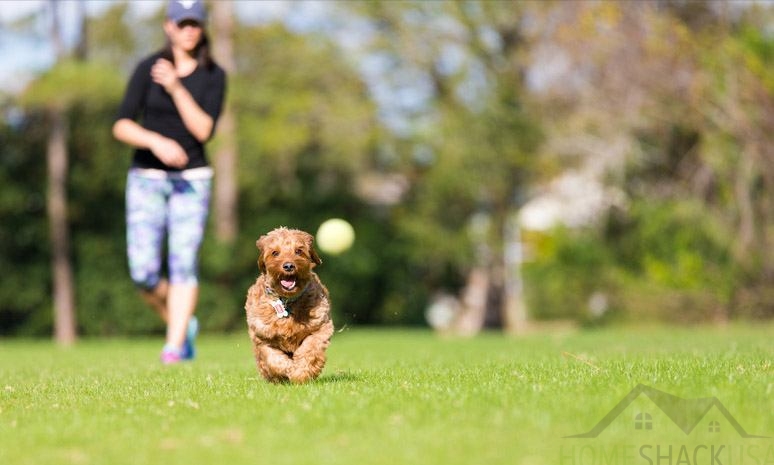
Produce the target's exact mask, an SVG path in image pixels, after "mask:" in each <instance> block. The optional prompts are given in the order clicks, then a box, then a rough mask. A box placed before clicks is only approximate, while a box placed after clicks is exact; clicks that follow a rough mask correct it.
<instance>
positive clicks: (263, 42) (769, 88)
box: [0, 0, 774, 342]
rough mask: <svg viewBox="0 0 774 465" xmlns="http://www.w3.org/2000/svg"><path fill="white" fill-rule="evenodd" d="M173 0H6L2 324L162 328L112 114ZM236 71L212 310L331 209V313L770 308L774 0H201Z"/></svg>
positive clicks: (773, 275)
mask: <svg viewBox="0 0 774 465" xmlns="http://www.w3.org/2000/svg"><path fill="white" fill-rule="evenodd" d="M165 7H166V2H164V1H160V0H148V1H131V2H128V1H120V0H99V1H90V0H80V1H79V0H60V1H53V0H40V1H9V0H3V1H0V27H1V29H0V56H2V57H3V61H4V64H3V66H2V69H0V115H1V119H0V271H1V272H0V336H11V335H23V336H42V337H50V336H51V335H52V334H53V335H55V337H56V338H57V339H58V340H60V341H61V342H68V341H70V342H71V341H72V340H73V337H74V335H76V334H77V335H78V336H110V335H134V334H150V333H154V332H158V333H161V332H162V331H163V325H162V324H161V323H160V322H159V321H157V318H156V316H155V314H154V313H153V312H151V311H150V310H149V309H147V308H146V307H145V306H144V305H143V304H142V302H141V301H140V299H139V297H138V296H137V294H136V292H135V290H134V288H133V285H132V283H131V281H130V279H129V275H128V271H127V263H126V256H125V243H126V242H125V241H126V240H125V222H124V199H123V195H124V187H125V177H126V173H127V170H128V168H129V162H130V158H131V149H129V148H128V147H127V146H125V145H122V144H120V143H118V142H117V141H115V140H114V139H113V138H112V136H111V134H110V128H111V125H112V123H113V116H114V114H115V112H116V110H117V106H118V103H119V99H120V98H121V96H122V94H123V91H124V87H125V85H126V82H127V80H128V77H129V73H130V72H131V70H132V69H133V67H134V65H135V64H136V63H137V62H138V60H139V59H140V58H141V57H143V56H146V55H148V54H150V53H151V52H153V51H155V50H157V49H158V48H160V47H161V46H162V44H163V43H164V37H163V35H162V34H163V33H162V29H161V23H162V21H163V17H164V9H165ZM208 8H209V10H210V22H209V25H208V30H209V35H210V39H211V41H212V43H213V46H214V49H215V57H216V59H217V61H218V63H219V64H221V66H223V67H224V68H225V69H227V71H228V72H229V76H230V77H229V88H228V101H227V107H226V113H225V114H224V116H223V118H222V119H221V121H220V123H219V127H218V132H217V135H216V137H215V139H214V140H213V141H212V142H211V143H210V145H209V153H210V161H211V162H212V164H213V165H214V167H215V169H216V190H215V197H214V200H213V208H212V214H211V217H210V222H209V229H208V234H207V240H206V243H205V244H204V246H203V249H202V256H201V284H202V295H201V303H200V306H199V309H198V312H197V314H198V316H199V321H200V322H201V324H202V325H203V327H204V329H205V330H206V331H211V332H217V331H224V332H225V331H243V330H244V310H243V305H244V296H245V293H246V290H247V288H248V287H249V286H250V284H251V283H252V282H253V280H254V279H255V278H256V276H257V274H258V270H257V266H256V258H257V250H256V248H255V241H256V239H257V238H258V237H259V236H260V235H261V234H264V233H265V232H267V231H269V230H271V229H273V228H274V227H277V226H280V225H285V226H291V227H297V228H300V229H304V230H307V231H310V232H314V231H316V229H317V227H318V226H319V225H320V223H322V222H323V221H324V220H326V219H328V218H331V217H340V218H344V219H346V220H347V221H349V222H350V223H351V224H352V225H353V226H354V228H355V232H356V241H355V243H354V246H353V247H352V248H351V249H349V250H348V251H346V252H344V253H342V254H340V255H336V256H330V255H328V256H326V255H324V254H323V257H322V258H323V265H322V266H321V267H319V268H318V273H319V274H320V275H321V278H322V279H323V280H324V282H325V283H326V284H327V285H328V288H329V289H330V291H331V294H332V298H333V305H334V318H335V321H336V323H337V326H338V327H340V328H341V327H351V326H356V325H403V326H428V325H429V326H432V327H433V328H435V329H436V330H438V331H441V332H448V333H455V334H468V335H469V334H475V333H477V332H478V331H481V330H482V329H487V328H497V329H501V330H504V331H507V332H509V333H516V334H518V333H521V332H527V331H530V330H532V329H533V328H541V327H544V326H547V327H553V326H561V327H565V326H572V327H594V326H600V325H613V324H655V323H669V324H684V325H689V324H708V323H712V324H726V323H729V322H734V321H737V320H745V321H751V320H760V319H770V318H772V316H774V66H772V65H773V64H774V3H771V2H766V1H749V2H744V1H733V2H712V1H707V2H695V1H687V0H684V1H681V0H660V1H638V2H614V1H514V2H508V1H451V0H450V1H368V2H355V1H342V2H335V1H250V0H237V1H230V0H217V1H209V2H208Z"/></svg>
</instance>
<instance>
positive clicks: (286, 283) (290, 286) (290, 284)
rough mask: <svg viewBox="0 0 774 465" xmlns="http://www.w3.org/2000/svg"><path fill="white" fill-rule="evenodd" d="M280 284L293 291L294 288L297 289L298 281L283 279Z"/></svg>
mask: <svg viewBox="0 0 774 465" xmlns="http://www.w3.org/2000/svg"><path fill="white" fill-rule="evenodd" d="M280 284H282V287H283V288H285V289H287V290H291V289H293V288H294V287H296V280H295V279H281V280H280Z"/></svg>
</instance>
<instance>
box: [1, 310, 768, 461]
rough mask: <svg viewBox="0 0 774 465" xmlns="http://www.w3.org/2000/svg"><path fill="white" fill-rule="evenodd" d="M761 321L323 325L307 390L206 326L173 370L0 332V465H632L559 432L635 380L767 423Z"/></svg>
mask: <svg viewBox="0 0 774 465" xmlns="http://www.w3.org/2000/svg"><path fill="white" fill-rule="evenodd" d="M773 335H774V326H771V325H761V326H754V327H753V326H746V327H743V326H732V327H728V328H699V329H685V328H683V329H674V328H673V329H663V328H662V329H658V328H649V329H620V328H619V329H609V330H601V331H594V332H576V333H563V334H533V335H529V336H524V337H520V338H509V337H505V336H502V335H499V334H485V335H483V336H480V337H477V338H474V339H453V338H452V339H450V338H441V337H439V336H436V335H434V334H432V333H429V332H425V331H418V330H387V331H378V330H366V329H357V328H356V329H349V330H346V331H343V332H341V333H337V334H336V335H335V336H334V340H333V343H332V345H331V349H330V353H329V355H330V358H329V363H328V366H327V367H326V370H325V371H324V372H323V376H322V377H321V378H320V379H318V380H317V381H316V382H314V383H312V384H308V385H304V386H293V385H271V384H267V383H265V382H263V381H262V380H261V379H259V378H258V377H257V374H256V372H255V369H254V365H253V361H252V354H251V352H250V348H249V345H248V343H247V336H246V335H244V334H238V335H233V336H208V335H204V336H203V337H201V338H200V343H199V352H200V355H199V357H198V359H197V360H196V361H195V362H194V363H189V364H184V365H181V366H172V367H163V366H160V364H159V363H158V362H157V355H158V350H159V347H160V343H161V341H160V340H156V339H141V340H127V339H120V340H85V341H81V342H80V343H79V344H78V345H77V346H76V347H74V348H72V349H60V348H57V347H55V346H53V345H52V344H50V343H48V342H42V341H30V340H2V341H0V464H9V465H26V464H30V465H32V464H35V465H41V464H46V465H51V464H111V465H119V464H160V465H162V464H163V465H174V464H186V465H191V464H213V465H220V464H224V465H225V464H229V465H235V464H263V463H265V464H311V463H315V464H329V463H330V464H369V465H370V464H391V465H394V464H404V463H411V464H501V463H502V464H550V465H557V464H562V463H566V464H570V463H572V464H573V465H582V464H588V463H609V464H612V463H629V462H627V461H615V462H613V461H612V460H611V459H610V458H609V457H608V461H607V462H603V461H602V460H601V458H600V457H597V458H596V459H595V456H593V455H590V454H591V453H592V452H593V451H591V452H589V451H590V449H587V450H586V452H587V455H586V456H585V458H584V457H582V456H579V457H575V458H573V457H570V458H568V456H565V455H562V454H567V447H575V446H578V445H579V444H586V445H588V444H592V443H589V442H586V443H577V442H576V443H572V442H571V441H572V440H570V439H566V438H565V436H568V435H573V434H578V433H581V432H585V431H587V430H589V429H590V428H591V427H592V426H594V425H595V424H596V423H597V422H598V421H599V420H600V418H602V417H603V416H604V415H605V414H606V413H607V412H608V411H610V410H611V408H612V407H613V406H614V405H615V404H616V403H617V402H619V401H620V400H621V398H622V397H624V396H625V395H626V394H627V393H628V392H630V391H631V390H632V389H633V388H634V387H635V386H636V385H638V384H639V383H643V384H646V385H649V386H653V387H655V388H657V389H660V390H663V391H666V392H669V393H672V394H674V395H677V396H680V397H685V398H691V397H709V396H716V397H717V398H718V399H720V400H721V401H722V402H723V404H724V405H725V407H726V408H727V409H728V410H729V411H731V412H733V414H734V416H735V417H736V419H737V420H739V422H740V423H742V424H743V426H744V428H746V429H747V431H748V432H752V433H756V434H761V435H766V436H774V415H772V411H773V410H774V365H773V364H772V361H773V360H774V340H773V339H774V338H773V337H772V336H773ZM576 441H577V440H576ZM763 441H764V442H763V443H759V444H760V445H761V447H763V448H764V449H765V447H768V446H767V445H769V444H771V443H772V440H771V439H766V440H763ZM593 444H600V443H598V442H597V443H593ZM744 444H748V445H749V444H750V443H744ZM578 447H579V446H578ZM563 448H564V449H563ZM562 450H564V452H562ZM578 450H581V449H578ZM772 453H773V454H774V452H772ZM635 455H636V454H635ZM764 455H765V454H764ZM694 457H695V456H694ZM635 458H636V457H635ZM771 460H772V462H771V463H774V455H772V457H771ZM631 463H643V464H647V463H648V462H647V461H643V459H642V458H639V461H637V460H635V459H632V461H631ZM654 463H655V461H654ZM667 463H669V464H670V465H674V464H679V463H691V464H692V463H694V462H692V461H690V460H689V461H688V462H684V461H683V462H679V461H677V460H675V457H672V458H670V461H669V462H667V461H666V460H665V459H664V460H661V462H660V465H666V464H667ZM696 463H698V462H696ZM707 463H709V461H708V462H707ZM734 463H738V462H734ZM749 463H755V462H753V461H749ZM760 463H768V462H767V461H766V459H765V457H763V459H762V460H760Z"/></svg>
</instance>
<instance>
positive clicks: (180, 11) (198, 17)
mask: <svg viewBox="0 0 774 465" xmlns="http://www.w3.org/2000/svg"><path fill="white" fill-rule="evenodd" d="M167 19H168V20H170V21H174V22H176V23H180V22H181V21H185V20H192V21H196V22H197V23H201V24H204V23H205V22H206V21H207V12H206V11H204V3H203V2H201V1H200V0H173V1H170V2H169V7H167Z"/></svg>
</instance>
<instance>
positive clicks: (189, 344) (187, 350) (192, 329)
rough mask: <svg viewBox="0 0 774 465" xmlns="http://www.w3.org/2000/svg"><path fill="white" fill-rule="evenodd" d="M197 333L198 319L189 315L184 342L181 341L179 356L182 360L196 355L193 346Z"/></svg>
mask: <svg viewBox="0 0 774 465" xmlns="http://www.w3.org/2000/svg"><path fill="white" fill-rule="evenodd" d="M198 334H199V320H197V319H196V317H195V316H191V319H190V320H188V329H187V330H186V333H185V342H183V349H182V350H181V351H180V352H181V354H180V356H181V357H182V358H183V359H184V360H191V359H193V358H194V357H195V356H196V348H195V347H194V341H195V340H196V336H197V335H198Z"/></svg>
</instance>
